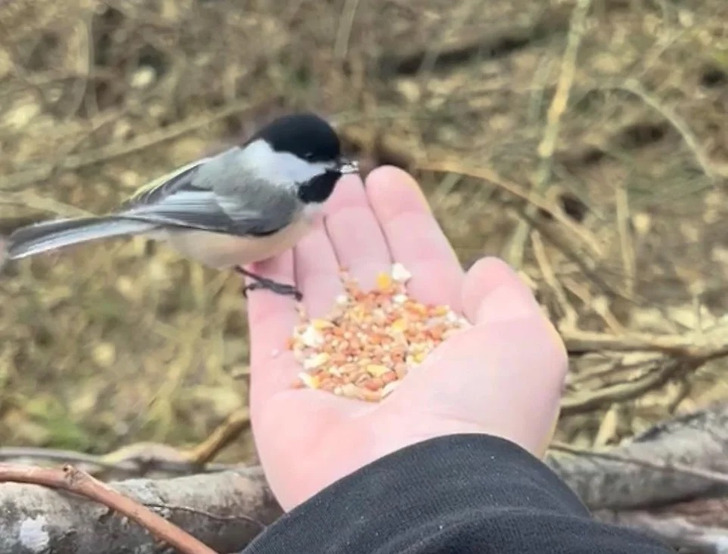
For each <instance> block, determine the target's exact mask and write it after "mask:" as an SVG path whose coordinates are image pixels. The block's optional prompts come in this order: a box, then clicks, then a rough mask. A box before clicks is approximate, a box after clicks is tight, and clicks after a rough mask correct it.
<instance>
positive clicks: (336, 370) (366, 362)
mask: <svg viewBox="0 0 728 554" xmlns="http://www.w3.org/2000/svg"><path fill="white" fill-rule="evenodd" d="M410 277H411V274H410V273H409V272H408V271H407V270H406V269H405V268H404V267H403V266H401V264H395V265H394V266H393V267H392V270H391V272H390V273H389V274H387V273H382V274H381V275H379V276H378V278H377V283H376V287H375V289H374V290H371V291H366V292H365V291H362V290H361V289H359V287H358V286H357V284H356V282H355V281H354V280H353V279H351V278H350V277H349V276H348V275H346V274H345V273H343V272H342V280H343V283H344V290H345V294H344V295H342V296H341V297H339V298H337V302H336V304H335V306H334V309H333V311H332V313H331V314H330V315H329V316H328V317H326V318H316V319H313V320H307V318H306V316H305V313H304V312H303V310H300V316H301V324H300V325H298V326H297V327H296V329H295V332H294V333H293V337H292V340H290V341H289V345H288V347H289V349H290V350H292V351H293V354H294V357H295V359H296V360H298V361H299V362H300V363H301V364H302V365H303V367H304V372H303V373H302V375H301V376H300V378H299V380H298V381H297V383H296V386H297V387H301V386H306V387H311V388H318V389H320V390H324V391H327V392H331V393H334V394H337V395H340V396H343V397H347V398H357V399H361V400H366V401H371V402H376V401H379V400H381V399H382V398H384V397H385V396H386V395H388V394H391V392H392V391H393V390H395V388H396V387H397V386H398V385H399V383H400V382H401V380H402V379H404V378H405V377H406V375H407V373H408V372H409V371H410V370H411V369H412V368H413V367H416V366H417V365H419V364H420V363H422V361H424V359H425V358H426V357H427V354H428V353H429V352H430V351H431V350H432V349H433V348H434V347H435V346H437V345H438V344H439V343H440V342H442V341H443V340H444V339H445V338H446V337H448V336H450V335H451V334H452V333H453V332H456V331H457V330H460V329H462V328H464V327H466V326H467V325H468V322H467V320H465V319H464V318H462V317H461V316H459V315H458V314H456V313H454V312H453V311H452V310H450V309H449V308H448V307H447V306H440V305H438V306H427V305H424V304H422V303H420V302H418V301H416V300H414V299H412V298H410V297H409V296H408V295H407V291H406V288H405V282H406V281H407V280H408V279H409V278H410ZM304 375H307V376H308V378H306V377H304Z"/></svg>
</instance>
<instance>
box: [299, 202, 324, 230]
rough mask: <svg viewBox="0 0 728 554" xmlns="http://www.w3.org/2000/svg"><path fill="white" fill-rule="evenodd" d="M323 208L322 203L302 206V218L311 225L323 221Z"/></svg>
mask: <svg viewBox="0 0 728 554" xmlns="http://www.w3.org/2000/svg"><path fill="white" fill-rule="evenodd" d="M323 218H324V209H323V205H322V204H308V205H306V206H304V208H303V219H304V220H305V221H306V222H308V223H309V224H311V225H316V224H318V223H321V222H323Z"/></svg>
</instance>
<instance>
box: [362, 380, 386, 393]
mask: <svg viewBox="0 0 728 554" xmlns="http://www.w3.org/2000/svg"><path fill="white" fill-rule="evenodd" d="M363 386H364V388H367V389H369V390H379V389H381V388H382V387H384V381H382V380H381V379H380V378H379V377H372V378H371V379H369V380H367V381H365V382H364V383H363Z"/></svg>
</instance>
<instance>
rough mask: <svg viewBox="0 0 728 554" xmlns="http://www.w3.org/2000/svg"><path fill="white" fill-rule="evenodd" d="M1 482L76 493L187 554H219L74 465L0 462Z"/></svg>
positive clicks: (39, 530)
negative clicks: (28, 464)
mask: <svg viewBox="0 0 728 554" xmlns="http://www.w3.org/2000/svg"><path fill="white" fill-rule="evenodd" d="M0 482H3V483H8V482H15V483H28V484H34V485H44V486H46V487H51V488H54V489H61V490H65V491H68V492H72V493H76V494H78V495H81V496H85V497H86V498H89V499H91V500H95V501H96V502H99V503H100V504H103V505H104V506H107V507H109V508H111V509H112V510H114V511H115V512H117V513H119V514H122V515H124V516H126V517H128V518H129V519H131V520H132V521H135V522H136V523H138V524H139V525H141V526H142V527H143V528H144V529H147V530H148V531H149V532H151V533H152V534H153V535H154V536H156V537H157V538H159V539H161V540H163V541H165V542H167V543H168V544H170V545H171V546H174V547H175V548H176V549H177V550H179V551H180V552H182V553H183V554H216V553H215V551H214V550H212V549H211V548H209V547H208V546H207V545H205V544H204V543H202V542H200V541H198V540H197V539H196V538H195V537H193V536H192V535H190V534H189V533H187V532H185V531H183V530H182V529H180V528H179V527H177V526H176V525H173V524H172V523H170V522H169V521H167V520H166V519H164V518H163V517H161V516H159V515H157V514H155V513H154V512H152V511H151V510H149V509H148V508H146V507H144V506H142V505H141V504H139V503H138V502H136V501H134V500H132V499H131V498H129V497H127V496H124V495H123V494H120V493H119V492H118V491H115V490H114V489H112V488H111V487H109V486H108V485H106V484H104V483H102V482H101V481H98V480H96V479H94V478H93V477H92V476H91V475H89V474H88V473H86V472H84V471H81V470H78V469H76V468H74V467H73V466H70V465H66V466H64V467H63V469H50V468H40V467H32V466H20V465H12V464H2V465H0ZM35 532H36V533H38V535H39V537H42V536H44V535H45V536H47V535H46V531H45V530H43V529H35Z"/></svg>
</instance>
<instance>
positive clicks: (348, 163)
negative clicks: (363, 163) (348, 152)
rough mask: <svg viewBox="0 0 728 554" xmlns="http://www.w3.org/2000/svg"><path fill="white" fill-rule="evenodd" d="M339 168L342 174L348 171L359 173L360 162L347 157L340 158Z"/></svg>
mask: <svg viewBox="0 0 728 554" xmlns="http://www.w3.org/2000/svg"><path fill="white" fill-rule="evenodd" d="M337 169H338V170H339V172H340V173H341V174H342V175H346V174H347V173H359V162H356V161H353V160H347V159H346V158H339V162H338V164H337Z"/></svg>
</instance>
